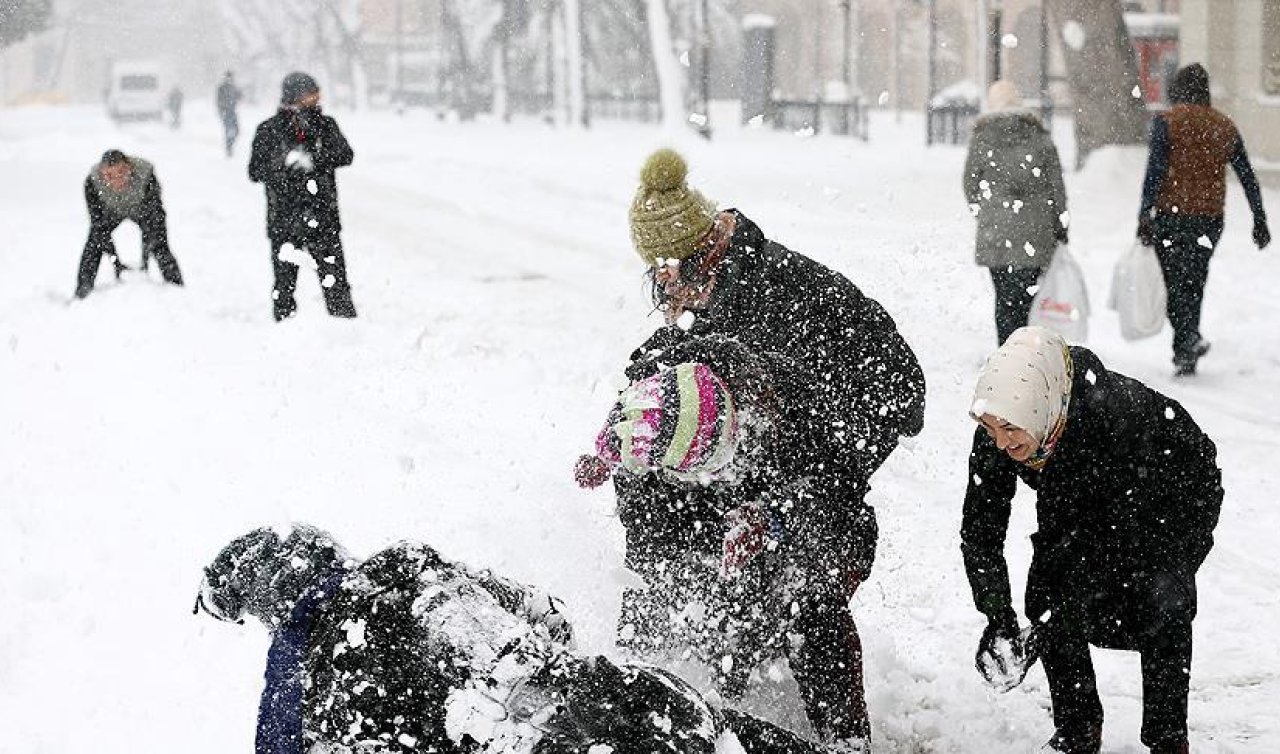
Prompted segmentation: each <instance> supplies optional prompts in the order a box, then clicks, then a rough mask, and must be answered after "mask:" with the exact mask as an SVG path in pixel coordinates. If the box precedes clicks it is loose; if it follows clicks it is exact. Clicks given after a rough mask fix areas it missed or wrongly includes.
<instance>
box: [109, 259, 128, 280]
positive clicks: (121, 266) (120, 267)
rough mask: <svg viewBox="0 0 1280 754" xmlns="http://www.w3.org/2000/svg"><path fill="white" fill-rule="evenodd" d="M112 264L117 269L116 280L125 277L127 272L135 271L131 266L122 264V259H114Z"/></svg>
mask: <svg viewBox="0 0 1280 754" xmlns="http://www.w3.org/2000/svg"><path fill="white" fill-rule="evenodd" d="M111 264H112V266H114V267H115V270H116V280H119V279H120V276H121V275H123V274H124V273H125V271H126V270H131V269H133V268H132V267H130V266H129V265H127V264H125V263H124V262H121V261H120V257H112V258H111Z"/></svg>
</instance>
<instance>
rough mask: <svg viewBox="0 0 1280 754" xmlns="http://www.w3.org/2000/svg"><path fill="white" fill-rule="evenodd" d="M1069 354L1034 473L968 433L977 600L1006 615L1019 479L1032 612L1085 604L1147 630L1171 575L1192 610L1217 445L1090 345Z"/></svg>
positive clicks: (967, 511) (965, 544)
mask: <svg viewBox="0 0 1280 754" xmlns="http://www.w3.org/2000/svg"><path fill="white" fill-rule="evenodd" d="M1071 359H1072V362H1073V369H1074V373H1073V379H1072V384H1071V403H1070V406H1069V408H1068V414H1067V424H1066V427H1065V429H1064V430H1063V433H1062V436H1061V438H1060V439H1059V441H1058V444H1057V447H1056V448H1055V449H1054V451H1053V454H1052V455H1051V456H1050V457H1049V460H1048V463H1047V464H1046V465H1045V466H1044V468H1043V469H1042V470H1041V471H1038V472H1037V471H1034V470H1032V469H1030V468H1028V467H1027V466H1025V465H1023V464H1021V463H1018V462H1017V461H1014V460H1013V459H1011V458H1009V457H1008V456H1007V455H1005V454H1004V453H1003V452H1001V451H1000V450H999V449H998V448H997V447H996V445H995V442H994V441H993V440H992V439H991V438H990V437H988V435H987V433H986V431H985V430H984V429H983V428H982V427H979V428H978V429H977V430H976V431H975V432H974V438H973V451H972V453H971V454H970V456H969V486H968V491H967V492H966V493H965V501H964V522H963V525H962V528H961V541H962V544H961V550H962V552H963V555H964V564H965V570H966V571H967V572H968V576H969V583H970V586H971V587H972V589H973V597H974V603H975V604H976V606H977V608H978V610H980V611H981V612H982V613H984V614H985V615H987V616H988V617H991V618H995V617H998V616H1002V615H1008V614H1009V613H1010V611H1011V610H1012V607H1011V604H1012V603H1011V599H1010V594H1009V573H1008V566H1007V564H1006V562H1005V558H1004V542H1005V534H1006V530H1007V528H1008V524H1009V514H1010V503H1011V501H1012V500H1013V497H1014V493H1015V490H1016V487H1017V480H1018V479H1019V478H1021V479H1022V481H1023V482H1025V483H1026V484H1027V485H1028V486H1030V487H1031V488H1032V489H1034V490H1036V495H1037V499H1036V521H1037V525H1038V531H1037V532H1036V533H1035V534H1034V535H1032V538H1031V539H1032V545H1033V555H1032V563H1031V571H1030V573H1029V575H1028V578H1027V595H1026V610H1027V614H1028V617H1030V618H1031V619H1033V620H1035V619H1037V618H1039V617H1040V616H1041V615H1042V614H1043V613H1044V611H1045V610H1052V611H1053V612H1054V614H1060V613H1063V612H1066V613H1067V614H1071V613H1072V609H1074V608H1078V607H1082V606H1085V607H1086V609H1087V611H1088V612H1090V613H1091V614H1093V615H1094V617H1095V618H1096V615H1097V614H1098V613H1099V611H1103V612H1107V613H1110V614H1112V615H1113V616H1116V617H1117V619H1118V620H1120V621H1121V622H1122V623H1142V622H1143V621H1144V616H1143V615H1142V614H1141V613H1140V612H1138V611H1140V609H1141V607H1140V605H1141V604H1142V603H1143V602H1144V600H1145V599H1146V597H1145V596H1144V594H1143V592H1144V590H1145V589H1147V588H1148V586H1149V585H1151V584H1152V583H1154V581H1153V580H1154V579H1156V578H1163V577H1169V576H1172V577H1174V578H1175V579H1177V581H1178V583H1180V584H1181V585H1182V589H1183V590H1185V595H1184V596H1185V598H1186V599H1187V600H1188V602H1189V605H1187V607H1188V608H1189V609H1190V610H1191V614H1192V615H1193V614H1194V609H1195V586H1194V584H1195V582H1194V577H1195V572H1196V570H1197V569H1198V568H1199V567H1200V564H1201V562H1203V561H1204V559H1205V556H1206V555H1208V553H1209V549H1210V548H1211V547H1212V545H1213V529H1214V527H1215V526H1216V525H1217V522H1218V512H1219V509H1220V507H1221V504H1222V495H1223V492H1222V475H1221V472H1220V471H1219V469H1218V466H1217V463H1216V457H1217V451H1216V448H1215V446H1214V444H1213V441H1212V440H1210V439H1209V437H1208V436H1207V435H1205V433H1204V432H1203V431H1201V429H1200V428H1199V427H1198V426H1197V425H1196V423H1195V421H1194V420H1193V419H1192V418H1191V416H1190V415H1188V414H1187V412H1186V410H1185V409H1183V407H1182V406H1181V405H1180V404H1179V403H1178V402H1177V401H1175V400H1173V399H1172V398H1169V397H1167V396H1165V395H1162V394H1160V393H1158V392H1156V391H1155V390H1152V389H1151V388H1149V387H1147V386H1146V385H1143V384H1142V383H1141V382H1139V381H1137V380H1135V379H1133V378H1131V377H1126V376H1125V375H1122V374H1118V373H1116V372H1110V371H1107V369H1106V368H1105V367H1103V365H1102V362H1101V361H1099V360H1098V357H1097V356H1095V355H1094V354H1093V353H1092V352H1091V351H1089V350H1088V349H1085V348H1079V347H1072V348H1071ZM1135 597H1136V599H1133V598H1135ZM1126 600H1128V603H1127V604H1125V603H1126ZM1092 622H1094V623H1095V624H1096V620H1095V621H1092ZM1112 622H1113V623H1114V621H1112ZM1099 643H1105V642H1099Z"/></svg>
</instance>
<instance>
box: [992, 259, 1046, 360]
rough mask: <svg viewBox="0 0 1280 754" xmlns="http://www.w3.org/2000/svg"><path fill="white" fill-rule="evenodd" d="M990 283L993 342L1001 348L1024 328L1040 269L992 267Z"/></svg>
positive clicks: (1038, 279) (1038, 280)
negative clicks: (993, 302) (993, 303)
mask: <svg viewBox="0 0 1280 754" xmlns="http://www.w3.org/2000/svg"><path fill="white" fill-rule="evenodd" d="M990 269H991V284H992V285H993V286H994V287H995V294H996V340H997V341H998V344H999V345H1003V344H1004V342H1005V341H1006V340H1008V339H1009V336H1010V335H1011V334H1012V333H1013V331H1014V330H1017V329H1018V328H1019V327H1026V325H1027V315H1029V314H1030V313H1031V300H1032V299H1034V298H1035V296H1036V294H1035V292H1034V290H1033V289H1034V287H1035V285H1036V284H1037V283H1038V282H1040V273H1041V272H1043V270H1042V269H1040V268H1039V267H992V268H990Z"/></svg>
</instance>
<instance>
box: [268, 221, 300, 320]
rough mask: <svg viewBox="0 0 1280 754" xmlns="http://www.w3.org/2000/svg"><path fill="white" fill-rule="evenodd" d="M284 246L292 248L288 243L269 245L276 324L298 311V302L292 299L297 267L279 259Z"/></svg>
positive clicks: (275, 242) (272, 304) (273, 242)
mask: <svg viewBox="0 0 1280 754" xmlns="http://www.w3.org/2000/svg"><path fill="white" fill-rule="evenodd" d="M286 244H287V245H289V246H290V247H293V244H292V243H290V242H288V241H272V243H271V271H272V275H273V278H274V281H275V282H274V284H273V286H272V289H271V306H272V314H273V315H274V316H275V319H276V321H277V322H280V321H281V320H285V319H288V318H289V317H292V316H293V315H294V312H296V311H297V310H298V302H297V301H295V300H294V298H293V293H294V291H295V290H296V289H297V287H298V265H297V264H296V263H294V262H291V261H289V260H286V259H281V258H280V252H281V250H282V249H283V248H284V247H285V245H286Z"/></svg>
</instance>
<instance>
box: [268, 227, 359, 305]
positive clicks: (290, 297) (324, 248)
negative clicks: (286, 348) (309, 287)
mask: <svg viewBox="0 0 1280 754" xmlns="http://www.w3.org/2000/svg"><path fill="white" fill-rule="evenodd" d="M285 245H289V246H292V247H293V248H295V249H297V250H299V251H301V252H303V253H305V254H308V255H309V256H310V257H311V259H312V260H313V261H314V262H315V266H316V275H317V276H319V278H320V289H321V290H322V291H324V305H325V308H326V309H328V310H329V314H330V315H332V316H334V317H354V316H356V307H355V304H354V303H352V301H351V285H350V284H349V283H348V282H347V262H346V259H345V258H344V257H343V255H342V241H341V240H340V239H339V238H338V234H337V233H316V234H315V235H313V236H310V237H308V238H304V239H299V240H297V241H293V242H290V241H277V242H272V244H271V267H272V271H273V272H274V274H275V287H274V288H273V289H272V291H271V301H272V308H273V314H274V316H275V318H276V321H277V322H279V321H280V320H283V319H287V318H289V317H292V316H293V314H294V313H295V312H296V311H297V310H298V303H297V301H295V300H294V291H295V290H296V289H297V287H298V265H297V264H295V263H294V262H290V261H288V260H286V259H281V258H280V251H281V249H283V248H284V247H285Z"/></svg>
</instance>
